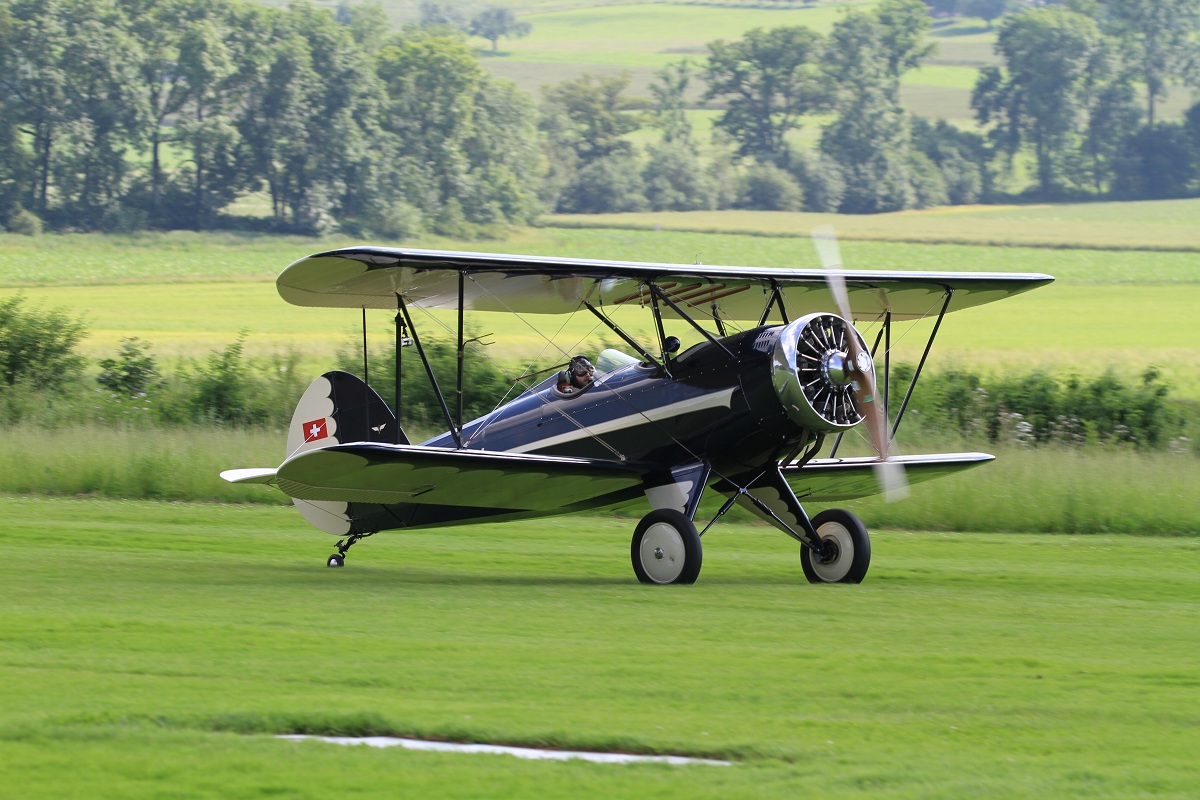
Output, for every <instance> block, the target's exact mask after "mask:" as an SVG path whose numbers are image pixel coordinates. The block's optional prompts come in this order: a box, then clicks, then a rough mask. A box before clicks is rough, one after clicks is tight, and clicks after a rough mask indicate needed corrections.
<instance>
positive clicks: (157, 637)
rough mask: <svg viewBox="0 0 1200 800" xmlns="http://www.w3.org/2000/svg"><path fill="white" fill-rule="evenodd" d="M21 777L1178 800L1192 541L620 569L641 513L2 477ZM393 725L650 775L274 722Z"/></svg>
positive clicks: (8, 653) (668, 793)
mask: <svg viewBox="0 0 1200 800" xmlns="http://www.w3.org/2000/svg"><path fill="white" fill-rule="evenodd" d="M0 509H2V511H3V519H4V520H5V522H4V523H2V524H0V557H2V558H3V560H4V562H5V563H6V564H8V565H10V569H9V570H8V571H7V575H6V578H5V581H4V582H3V584H0V605H2V607H3V609H4V614H5V622H4V625H3V627H2V628H0V685H3V686H4V687H5V688H4V703H3V705H2V706H0V708H2V711H0V782H2V783H0V785H3V786H4V787H5V793H6V794H8V795H9V796H13V797H26V796H37V797H66V796H81V795H82V796H89V797H122V798H134V797H172V796H178V797H225V798H228V797H265V796H285V797H313V798H320V797H329V796H339V797H342V796H410V795H418V793H419V795H420V796H441V797H497V796H510V797H529V796H589V797H795V796H797V795H798V794H799V793H801V792H803V793H806V794H808V795H812V796H819V797H873V798H874V797H884V798H892V797H896V798H899V797H920V798H931V797H946V798H950V797H964V796H980V795H983V796H989V797H1034V796H1037V797H1081V796H1087V797H1137V796H1155V797H1181V798H1182V797H1194V796H1196V794H1197V793H1198V792H1200V772H1198V771H1197V769H1196V767H1195V761H1194V744H1195V742H1194V732H1195V730H1196V727H1197V725H1200V700H1198V697H1197V692H1196V687H1197V680H1196V674H1195V641H1194V640H1195V631H1196V625H1197V622H1200V603H1198V601H1197V598H1198V597H1200V569H1198V568H1200V543H1198V542H1197V541H1196V540H1195V539H1193V538H1171V537H1168V538H1146V537H1128V536H1076V537H1064V536H1040V535H1029V534H1023V535H1011V534H957V533H940V534H933V533H894V532H887V531H882V532H878V533H876V535H875V536H874V537H873V542H874V560H873V565H872V568H871V572H870V574H869V575H868V577H867V580H866V582H864V583H863V584H862V585H861V586H858V587H850V586H844V587H843V586H822V587H812V586H809V585H808V584H807V583H805V581H804V579H803V576H802V573H801V571H800V568H799V564H798V563H797V557H796V552H795V551H796V546H795V544H794V543H792V542H790V541H789V540H787V539H786V538H785V537H783V536H782V535H780V534H778V533H775V532H772V531H770V530H769V529H766V528H764V527H761V526H743V525H722V526H719V527H718V528H715V529H714V530H713V531H712V532H711V533H710V534H709V535H708V536H706V538H705V545H706V553H705V566H704V571H703V573H702V574H701V578H700V582H699V583H698V584H697V585H696V586H694V587H670V588H663V587H643V586H640V585H638V584H637V583H636V582H635V581H634V579H633V576H632V573H631V570H630V567H629V563H628V561H629V556H628V545H629V536H630V531H631V528H632V525H633V522H632V521H631V520H621V519H595V520H586V521H585V522H584V523H583V524H582V525H581V526H579V527H578V529H575V530H564V525H563V522H562V521H542V522H533V523H517V524H509V525H497V526H483V527H481V528H476V529H466V528H464V529H447V530H445V531H441V532H437V531H434V532H416V533H410V534H405V535H389V536H385V535H381V536H380V537H378V538H377V539H374V540H369V541H366V542H363V543H361V544H359V545H357V546H356V547H355V549H354V550H352V551H351V557H350V559H349V566H348V567H347V568H346V569H344V570H341V571H335V570H329V569H326V568H325V567H324V566H323V563H324V556H325V555H327V552H326V551H328V550H330V549H331V548H330V544H331V543H332V538H331V537H326V536H324V535H323V534H319V533H316V532H314V531H311V530H309V529H308V528H307V526H306V525H305V524H304V523H303V522H302V521H301V520H300V519H299V517H298V516H297V515H295V514H294V513H293V512H291V511H290V510H288V509H285V508H279V507H269V506H268V507H263V506H225V505H214V504H207V505H201V504H165V503H143V502H112V501H99V500H51V499H41V498H13V497H0ZM294 731H299V732H313V733H343V734H366V733H377V734H378V733H390V734H401V735H414V736H423V737H433V738H442V739H449V740H473V741H492V742H504V743H511V744H524V745H534V746H560V747H567V748H571V749H612V750H622V751H633V752H647V753H661V752H671V753H681V754H690V755H703V756H716V757H725V758H730V759H732V760H733V761H735V762H736V763H735V765H734V766H732V767H728V768H721V767H702V766H693V767H670V766H665V765H627V766H626V765H596V764H584V763H581V762H567V763H540V762H525V761H519V760H517V759H514V758H512V757H509V756H483V755H459V754H432V753H413V752H408V751H402V750H385V751H377V750H368V749H366V748H361V749H359V748H340V747H336V746H333V745H324V744H320V743H299V744H297V743H285V742H280V741H276V740H274V739H272V738H270V736H269V734H273V733H283V732H294Z"/></svg>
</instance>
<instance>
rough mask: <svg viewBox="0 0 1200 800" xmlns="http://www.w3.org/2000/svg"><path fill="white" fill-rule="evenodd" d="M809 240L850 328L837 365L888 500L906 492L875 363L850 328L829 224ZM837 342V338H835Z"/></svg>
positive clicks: (838, 254)
mask: <svg viewBox="0 0 1200 800" xmlns="http://www.w3.org/2000/svg"><path fill="white" fill-rule="evenodd" d="M812 238H813V244H814V245H815V246H816V248H817V257H818V258H820V260H821V266H823V267H824V268H825V270H826V271H827V272H828V278H827V280H828V283H829V291H830V293H831V294H832V295H833V299H834V302H836V303H837V307H838V312H839V313H840V314H841V315H842V319H843V320H844V321H845V323H846V326H847V327H849V328H851V331H850V333H849V334H848V335H847V336H846V337H845V340H844V341H845V344H846V352H845V354H844V355H842V354H840V353H835V354H833V356H834V357H835V358H836V357H837V356H841V360H840V361H839V362H838V364H837V366H838V367H840V368H842V369H844V370H845V374H846V377H847V378H848V383H849V386H850V394H851V396H852V397H853V398H854V405H855V407H856V408H857V410H858V412H859V414H860V415H861V416H862V418H863V420H864V421H865V422H866V423H867V431H868V433H869V434H870V440H871V446H872V447H873V448H874V449H875V453H876V454H877V455H878V456H879V463H878V464H877V465H876V466H875V477H876V479H877V480H878V481H879V486H880V488H882V489H883V493H884V496H885V497H886V499H887V501H888V502H889V503H890V502H892V501H894V500H901V499H903V498H905V497H907V496H908V480H907V478H905V476H904V467H902V466H901V465H900V464H899V463H898V462H896V461H893V460H892V459H891V455H890V450H891V437H890V436H889V435H888V430H887V415H886V413H885V411H884V408H883V403H882V402H880V400H879V397H878V391H877V390H878V386H877V385H876V382H875V364H874V362H873V361H872V359H871V354H870V353H868V352H867V350H866V348H865V347H863V345H862V342H861V341H860V339H859V337H858V336H857V334H856V332H854V331H853V324H854V322H853V320H854V316H853V313H852V312H851V310H850V295H849V292H848V291H847V290H846V276H845V274H844V273H843V272H842V256H841V250H840V248H839V247H838V243H837V238H836V237H835V236H834V233H833V226H832V225H822V226H820V227H819V228H814V229H813V232H812ZM839 344H841V341H840V340H839Z"/></svg>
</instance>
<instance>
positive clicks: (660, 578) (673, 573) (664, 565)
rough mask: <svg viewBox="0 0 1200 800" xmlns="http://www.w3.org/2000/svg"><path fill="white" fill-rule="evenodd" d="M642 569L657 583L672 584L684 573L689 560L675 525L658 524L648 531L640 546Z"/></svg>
mask: <svg viewBox="0 0 1200 800" xmlns="http://www.w3.org/2000/svg"><path fill="white" fill-rule="evenodd" d="M638 554H639V556H640V558H641V561H642V569H644V570H646V574H647V575H648V576H650V580H652V581H654V582H655V583H670V582H672V581H673V580H675V579H676V578H678V577H679V575H680V573H682V572H683V566H684V561H685V560H686V558H687V555H686V552H685V550H684V546H683V537H682V536H681V535H680V534H679V531H678V530H676V529H675V526H674V525H668V524H667V523H665V522H656V523H654V524H653V525H651V526H650V527H649V528H647V529H646V533H645V534H643V536H642V542H641V544H640V545H639V546H638Z"/></svg>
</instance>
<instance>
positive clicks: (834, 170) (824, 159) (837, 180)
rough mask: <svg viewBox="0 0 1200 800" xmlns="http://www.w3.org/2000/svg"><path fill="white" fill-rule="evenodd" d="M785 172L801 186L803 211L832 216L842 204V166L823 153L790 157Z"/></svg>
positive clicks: (843, 190) (843, 184)
mask: <svg viewBox="0 0 1200 800" xmlns="http://www.w3.org/2000/svg"><path fill="white" fill-rule="evenodd" d="M788 171H789V172H791V173H792V176H793V177H795V179H796V182H797V183H799V184H800V189H801V191H802V192H803V194H804V210H805V211H816V212H821V213H829V214H832V213H834V212H836V211H837V210H838V206H840V205H841V203H842V196H843V195H845V193H846V182H845V181H844V180H843V179H842V170H841V167H839V166H838V165H837V162H835V161H834V160H833V159H831V158H829V157H828V156H826V155H824V154H822V153H812V154H808V155H801V154H797V155H794V156H792V161H791V163H790V164H789V165H788Z"/></svg>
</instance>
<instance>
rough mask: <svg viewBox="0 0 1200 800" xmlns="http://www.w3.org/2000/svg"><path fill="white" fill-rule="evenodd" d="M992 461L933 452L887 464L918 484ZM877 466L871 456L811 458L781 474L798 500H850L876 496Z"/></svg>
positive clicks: (981, 455) (980, 456) (895, 458)
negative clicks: (899, 467) (899, 469)
mask: <svg viewBox="0 0 1200 800" xmlns="http://www.w3.org/2000/svg"><path fill="white" fill-rule="evenodd" d="M994 458H995V456H992V455H988V454H987V453H933V454H928V455H913V456H893V457H892V458H891V461H893V462H896V463H899V464H901V465H902V466H903V467H904V474H905V476H906V477H907V478H908V482H909V483H920V482H921V481H927V480H931V479H933V478H940V477H942V476H944V475H952V474H954V473H955V472H961V471H962V470H965V469H970V468H971V467H977V466H979V465H980V464H986V463H987V462H989V461H991V460H993V459H994ZM878 463H879V459H877V458H875V457H874V456H870V457H866V458H814V459H813V460H812V461H809V462H808V463H807V464H805V465H804V466H802V467H797V466H794V465H785V466H784V467H783V468H782V471H783V475H784V477H785V478H786V479H787V482H788V485H790V486H791V487H792V491H794V492H795V493H796V497H797V498H798V499H800V500H802V501H803V500H811V501H817V502H828V501H833V500H854V499H857V498H859V497H870V496H871V495H874V494H879V493H880V489H879V482H878V480H877V479H876V477H875V472H874V468H875V465H877V464H878Z"/></svg>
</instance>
